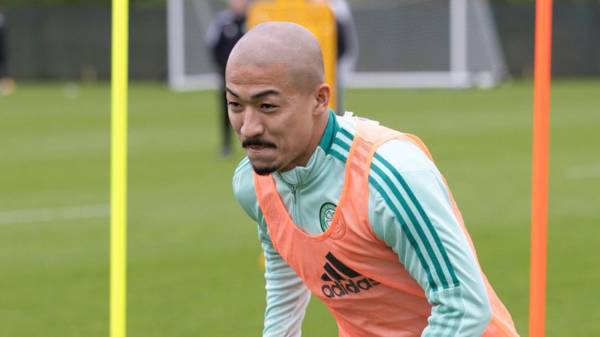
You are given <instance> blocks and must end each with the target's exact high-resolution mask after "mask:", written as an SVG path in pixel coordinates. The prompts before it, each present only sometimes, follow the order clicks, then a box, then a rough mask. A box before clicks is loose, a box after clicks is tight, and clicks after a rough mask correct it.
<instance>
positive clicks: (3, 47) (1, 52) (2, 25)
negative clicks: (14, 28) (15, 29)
mask: <svg viewBox="0 0 600 337" xmlns="http://www.w3.org/2000/svg"><path fill="white" fill-rule="evenodd" d="M6 30H7V29H6V21H5V18H4V15H3V14H2V9H1V8H0V95H9V94H11V93H12V92H13V91H14V89H15V81H14V80H13V79H12V78H10V76H9V75H8V59H7V54H8V46H7V42H6V35H7V32H6Z"/></svg>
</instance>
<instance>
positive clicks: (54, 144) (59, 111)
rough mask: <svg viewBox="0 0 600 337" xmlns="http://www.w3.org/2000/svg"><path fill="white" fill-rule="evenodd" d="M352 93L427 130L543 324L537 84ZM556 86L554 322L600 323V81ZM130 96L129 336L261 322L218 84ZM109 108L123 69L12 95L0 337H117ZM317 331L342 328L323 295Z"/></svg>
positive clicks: (557, 332) (134, 89) (352, 106)
mask: <svg viewBox="0 0 600 337" xmlns="http://www.w3.org/2000/svg"><path fill="white" fill-rule="evenodd" d="M346 97H347V107H348V109H349V110H351V111H354V112H355V113H356V114H358V115H361V116H366V117H370V118H372V119H377V120H380V121H381V122H383V123H384V124H386V125H388V126H391V127H394V128H396V129H399V130H403V131H409V132H412V133H415V134H417V135H419V136H420V137H421V138H422V139H423V140H424V141H425V142H426V143H427V144H428V146H429V147H430V149H431V151H432V153H433V156H434V158H435V159H436V162H437V164H438V166H439V167H440V169H441V170H442V172H443V173H444V174H445V176H446V178H447V180H448V183H449V185H450V187H451V188H452V190H453V193H454V195H455V198H456V199H457V202H458V204H459V207H460V208H461V210H462V212H463V214H464V216H465V221H466V224H467V227H468V228H469V231H470V233H471V236H472V238H473V240H474V242H475V245H476V247H477V250H478V254H479V259H480V261H481V264H482V266H483V268H484V270H485V272H486V274H487V276H488V277H489V279H490V281H491V282H492V284H493V285H494V287H495V289H496V291H497V292H498V294H499V295H500V297H501V298H502V299H503V301H504V302H505V304H506V305H507V306H508V307H509V309H510V311H511V312H512V314H513V317H514V320H515V322H516V324H517V327H518V329H519V331H520V333H521V334H522V336H526V335H527V331H526V330H527V319H528V317H527V311H528V308H527V305H528V288H529V281H528V280H529V269H528V268H529V205H530V162H531V159H530V152H531V120H532V118H531V115H532V113H531V106H532V86H531V83H530V82H515V83H509V84H506V85H503V86H501V87H499V88H495V89H492V90H464V91H463V90H420V91H418V90H349V91H348V92H347V95H346ZM552 97H553V100H552V132H551V135H552V141H551V148H552V153H551V181H550V193H551V195H550V216H549V225H550V230H549V275H548V309H547V312H548V324H547V331H548V336H584V337H585V336H600V323H598V322H600V306H598V304H597V301H598V298H599V297H598V291H597V290H598V284H600V268H598V262H599V261H600V260H599V258H598V257H599V256H600V255H599V253H598V246H599V244H600V241H599V238H600V192H599V191H600V136H599V135H598V133H599V130H600V81H597V80H589V81H574V80H572V81H556V82H555V83H554V86H553V92H552ZM129 101H130V119H129V233H128V239H129V241H128V244H129V246H128V249H129V261H128V268H129V269H128V271H129V275H128V276H129V279H128V281H129V282H128V335H129V336H131V337H165V336H168V337H184V336H189V337H191V336H194V337H198V336H202V337H205V336H206V337H221V336H223V337H225V336H228V337H230V336H237V337H244V336H259V335H260V331H261V329H262V316H263V307H264V287H263V280H262V271H261V270H259V267H258V254H259V251H260V249H259V245H258V240H257V236H256V228H255V225H254V224H253V223H251V222H250V221H249V220H248V219H247V218H246V217H245V216H244V214H243V212H242V211H241V209H240V208H238V206H237V205H236V203H235V201H234V199H233V196H232V193H231V183H230V181H231V180H230V178H231V174H232V172H233V170H234V168H235V166H236V164H237V162H238V161H239V159H240V158H241V157H242V156H243V154H242V151H241V150H240V149H239V147H238V148H237V149H236V153H235V155H234V157H235V158H231V159H227V160H222V159H219V157H218V155H217V144H218V137H217V125H218V123H217V111H216V109H217V108H216V102H217V100H216V96H215V95H214V92H201V93H173V92H170V91H168V90H167V89H165V88H164V87H163V86H162V85H158V84H147V83H146V84H144V83H134V84H132V85H131V91H130V98H129ZM109 110H110V97H109V87H108V85H106V84H98V85H84V86H82V87H81V88H77V87H74V86H72V85H66V84H64V83H24V84H20V85H19V87H18V88H17V91H16V92H15V93H14V94H13V95H10V96H5V97H0V336H15V337H34V336H35V337H39V336H61V337H81V336H86V337H95V336H97V337H100V336H102V337H105V336H108V290H109V289H108V280H109V275H108V270H109V269H108V268H109V258H108V251H109V250H108V249H109V223H108V216H107V214H108V213H107V209H106V206H107V205H108V202H109V201H108V200H109V158H110V157H109V141H110V133H109V121H110V111H109ZM82 207H83V208H82ZM303 331H304V334H303V335H304V336H315V337H329V336H331V337H332V336H336V328H335V324H334V322H333V320H332V318H331V317H330V315H329V314H328V313H327V311H326V309H325V308H324V307H323V306H322V305H321V304H319V303H316V302H314V301H313V303H311V306H310V308H309V310H308V312H307V316H306V319H305V323H304V328H303Z"/></svg>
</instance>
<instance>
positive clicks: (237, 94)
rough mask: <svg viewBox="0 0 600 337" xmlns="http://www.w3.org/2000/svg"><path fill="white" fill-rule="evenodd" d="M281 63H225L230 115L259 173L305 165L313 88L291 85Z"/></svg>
mask: <svg viewBox="0 0 600 337" xmlns="http://www.w3.org/2000/svg"><path fill="white" fill-rule="evenodd" d="M289 77H290V76H289V74H288V73H287V71H286V69H285V66H284V65H282V64H273V65H267V66H257V65H239V64H233V65H228V68H227V76H226V86H227V106H228V113H229V120H230V121H231V125H232V126H233V129H234V130H235V131H236V133H237V134H238V137H239V138H240V142H241V144H242V147H243V148H244V149H245V150H246V154H247V155H248V158H249V159H250V162H251V163H252V167H253V168H254V171H255V172H256V173H258V174H263V175H264V174H269V173H271V172H274V171H278V170H283V171H285V170H288V169H291V168H293V167H295V166H298V165H305V164H306V161H307V160H308V159H309V158H310V153H307V152H310V149H309V148H308V143H309V141H310V139H311V135H312V134H313V128H314V121H313V120H314V119H313V117H314V116H313V111H314V110H315V106H316V99H315V97H314V93H309V92H306V90H304V91H303V90H299V89H297V88H294V85H293V81H292V80H290V79H289Z"/></svg>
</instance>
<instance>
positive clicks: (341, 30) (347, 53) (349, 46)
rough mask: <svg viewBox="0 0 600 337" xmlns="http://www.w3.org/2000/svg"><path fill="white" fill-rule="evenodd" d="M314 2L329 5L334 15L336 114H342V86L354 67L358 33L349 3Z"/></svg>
mask: <svg viewBox="0 0 600 337" xmlns="http://www.w3.org/2000/svg"><path fill="white" fill-rule="evenodd" d="M312 1H313V2H316V3H325V4H327V5H329V7H330V8H331V10H332V11H333V14H334V15H335V23H336V30H337V69H336V70H337V73H336V82H337V102H336V106H337V108H336V110H337V111H338V114H340V115H343V114H344V111H345V105H344V88H345V86H346V83H348V80H349V78H350V75H351V74H352V72H353V71H354V69H355V68H356V62H357V60H358V33H357V31H356V25H355V24H354V18H353V17H352V11H351V9H350V5H348V2H347V1H346V0H312Z"/></svg>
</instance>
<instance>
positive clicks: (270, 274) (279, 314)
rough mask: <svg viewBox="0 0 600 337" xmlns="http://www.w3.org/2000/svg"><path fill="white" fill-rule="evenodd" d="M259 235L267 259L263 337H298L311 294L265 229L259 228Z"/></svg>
mask: <svg viewBox="0 0 600 337" xmlns="http://www.w3.org/2000/svg"><path fill="white" fill-rule="evenodd" d="M258 233H259V234H258V235H259V238H260V242H261V246H262V248H263V251H264V253H265V259H266V263H265V267H266V268H265V282H266V283H265V289H266V292H267V306H266V309H265V323H264V330H263V337H279V336H281V337H298V336H300V335H301V327H302V321H303V319H304V313H305V311H306V306H307V305H308V302H309V300H310V292H309V291H308V289H307V288H306V287H305V286H304V283H303V282H302V280H301V279H300V278H299V277H298V275H296V273H295V272H294V271H293V270H292V269H291V268H290V267H289V266H288V264H287V263H286V262H285V261H284V260H283V259H282V258H281V256H280V255H279V254H278V253H277V251H275V249H274V248H273V244H272V243H271V240H270V238H269V236H268V233H267V231H266V230H265V228H264V227H263V228H261V226H260V225H259V226H258Z"/></svg>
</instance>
